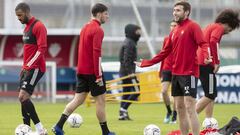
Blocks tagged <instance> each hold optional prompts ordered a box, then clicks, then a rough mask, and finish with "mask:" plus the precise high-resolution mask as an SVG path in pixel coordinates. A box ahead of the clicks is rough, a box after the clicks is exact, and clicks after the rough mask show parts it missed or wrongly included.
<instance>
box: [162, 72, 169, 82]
mask: <svg viewBox="0 0 240 135" xmlns="http://www.w3.org/2000/svg"><path fill="white" fill-rule="evenodd" d="M171 81H172V71H170V70H163V71H162V72H161V82H171Z"/></svg>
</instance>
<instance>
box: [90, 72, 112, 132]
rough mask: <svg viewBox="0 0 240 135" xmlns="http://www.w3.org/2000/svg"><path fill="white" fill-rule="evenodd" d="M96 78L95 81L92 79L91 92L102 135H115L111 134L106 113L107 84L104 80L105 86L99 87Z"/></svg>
mask: <svg viewBox="0 0 240 135" xmlns="http://www.w3.org/2000/svg"><path fill="white" fill-rule="evenodd" d="M95 80H96V79H95V76H93V79H90V80H89V81H90V83H89V85H90V86H89V87H90V90H91V95H92V96H93V97H94V99H95V101H96V115H97V118H98V121H99V124H100V127H101V129H102V135H115V133H113V132H110V131H109V129H108V126H107V120H106V111H105V102H106V101H105V95H106V94H105V92H106V83H105V81H104V80H103V85H98V84H97V83H96V82H95Z"/></svg>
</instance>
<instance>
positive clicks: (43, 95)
mask: <svg viewBox="0 0 240 135" xmlns="http://www.w3.org/2000/svg"><path fill="white" fill-rule="evenodd" d="M21 68H22V62H21V61H1V62H0V97H1V98H0V100H6V101H9V100H14V99H17V96H18V87H19V75H20V72H21ZM56 68H57V67H56V62H46V72H45V74H44V76H43V77H42V78H41V79H40V81H39V82H38V84H37V85H36V87H35V89H34V93H33V95H32V98H33V99H34V100H37V101H44V102H52V103H55V102H56V88H57V87H56V85H57V82H56V78H57V77H56V73H57V71H56Z"/></svg>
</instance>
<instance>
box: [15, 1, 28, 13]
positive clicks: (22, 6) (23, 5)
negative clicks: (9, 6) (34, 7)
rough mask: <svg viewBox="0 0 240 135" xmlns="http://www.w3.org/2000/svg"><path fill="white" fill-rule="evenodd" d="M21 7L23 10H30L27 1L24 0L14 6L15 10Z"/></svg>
mask: <svg viewBox="0 0 240 135" xmlns="http://www.w3.org/2000/svg"><path fill="white" fill-rule="evenodd" d="M19 9H21V10H22V11H23V12H29V11H30V7H29V5H28V4H27V3H25V2H21V3H19V4H18V5H17V6H16V8H15V11H17V10H19Z"/></svg>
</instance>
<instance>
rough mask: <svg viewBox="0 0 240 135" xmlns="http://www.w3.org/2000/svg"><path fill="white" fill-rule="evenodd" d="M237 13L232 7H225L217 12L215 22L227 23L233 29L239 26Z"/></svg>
mask: <svg viewBox="0 0 240 135" xmlns="http://www.w3.org/2000/svg"><path fill="white" fill-rule="evenodd" d="M238 16H239V13H238V12H236V11H234V10H232V9H225V10H223V11H222V12H220V13H219V15H218V16H217V18H216V20H215V23H222V24H227V25H228V26H230V27H231V28H232V29H233V30H234V29H236V28H239V23H240V20H239V18H238Z"/></svg>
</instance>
